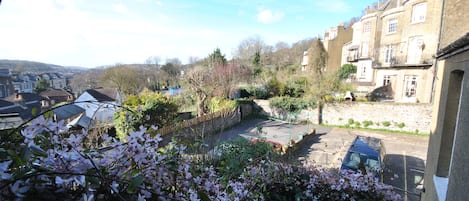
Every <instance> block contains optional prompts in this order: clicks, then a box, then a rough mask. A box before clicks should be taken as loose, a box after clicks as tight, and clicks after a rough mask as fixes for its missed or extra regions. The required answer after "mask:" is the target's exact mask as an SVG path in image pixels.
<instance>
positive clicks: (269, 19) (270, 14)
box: [257, 8, 284, 24]
mask: <svg viewBox="0 0 469 201" xmlns="http://www.w3.org/2000/svg"><path fill="white" fill-rule="evenodd" d="M258 10H259V12H258V13H257V21H258V22H260V23H263V24H271V23H274V22H278V21H280V20H282V18H283V16H284V14H283V12H281V11H273V10H270V9H267V8H259V9H258Z"/></svg>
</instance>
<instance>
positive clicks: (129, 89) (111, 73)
mask: <svg viewBox="0 0 469 201" xmlns="http://www.w3.org/2000/svg"><path fill="white" fill-rule="evenodd" d="M142 76H143V75H142V71H141V70H140V69H137V68H135V67H131V66H128V65H123V64H117V65H115V66H113V67H110V68H107V69H106V70H105V71H104V73H103V76H102V77H101V80H102V81H104V82H105V83H107V84H108V85H109V86H112V87H116V88H117V90H119V91H120V92H121V93H124V94H127V95H135V94H138V93H139V92H140V91H141V90H142V89H143V88H144V87H145V80H146V79H145V77H142Z"/></svg>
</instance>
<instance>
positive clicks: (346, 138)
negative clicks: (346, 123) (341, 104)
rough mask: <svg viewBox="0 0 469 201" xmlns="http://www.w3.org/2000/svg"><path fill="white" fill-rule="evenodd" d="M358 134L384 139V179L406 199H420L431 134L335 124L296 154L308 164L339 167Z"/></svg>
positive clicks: (301, 160)
mask: <svg viewBox="0 0 469 201" xmlns="http://www.w3.org/2000/svg"><path fill="white" fill-rule="evenodd" d="M357 135H362V136H371V137H375V138H379V139H381V140H383V143H384V146H385V149H386V156H385V158H384V163H385V170H384V183H386V184H389V185H392V186H394V187H395V189H396V191H397V192H399V193H400V194H401V195H402V196H403V198H404V200H412V201H414V200H420V199H419V198H420V191H421V189H422V184H423V171H424V169H425V159H426V155H427V147H428V139H429V138H428V137H422V136H412V135H403V134H396V133H386V132H378V131H376V132H375V131H361V130H353V129H341V128H334V129H331V130H330V131H329V132H327V133H325V134H321V133H319V134H318V135H317V136H315V137H314V138H313V139H311V142H308V143H306V145H305V146H304V147H301V148H300V149H299V150H297V152H296V157H297V159H298V160H299V161H300V162H302V163H303V164H305V165H317V166H321V167H326V168H340V165H341V162H342V161H341V159H342V158H343V157H344V156H345V154H346V152H347V150H348V148H349V147H350V145H351V143H352V141H353V139H355V136H357Z"/></svg>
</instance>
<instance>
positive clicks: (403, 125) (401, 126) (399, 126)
mask: <svg viewBox="0 0 469 201" xmlns="http://www.w3.org/2000/svg"><path fill="white" fill-rule="evenodd" d="M397 127H398V128H404V127H405V123H404V122H401V123H399V124H397Z"/></svg>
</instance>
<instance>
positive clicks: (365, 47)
mask: <svg viewBox="0 0 469 201" xmlns="http://www.w3.org/2000/svg"><path fill="white" fill-rule="evenodd" d="M368 48H369V47H368V41H363V42H362V57H368Z"/></svg>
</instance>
